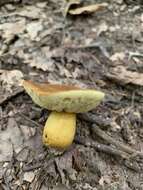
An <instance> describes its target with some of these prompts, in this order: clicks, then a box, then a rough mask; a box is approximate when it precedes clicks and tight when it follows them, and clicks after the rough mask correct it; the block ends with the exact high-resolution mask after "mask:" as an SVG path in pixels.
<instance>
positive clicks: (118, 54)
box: [110, 52, 126, 62]
mask: <svg viewBox="0 0 143 190" xmlns="http://www.w3.org/2000/svg"><path fill="white" fill-rule="evenodd" d="M125 56H126V55H125V53H124V52H116V53H115V54H113V55H112V56H111V57H110V60H111V61H113V62H114V61H123V60H124V59H125Z"/></svg>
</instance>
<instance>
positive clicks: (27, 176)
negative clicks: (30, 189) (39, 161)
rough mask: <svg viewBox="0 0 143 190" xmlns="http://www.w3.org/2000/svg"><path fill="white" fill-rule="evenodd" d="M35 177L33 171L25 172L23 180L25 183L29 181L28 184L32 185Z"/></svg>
mask: <svg viewBox="0 0 143 190" xmlns="http://www.w3.org/2000/svg"><path fill="white" fill-rule="evenodd" d="M34 177H35V174H34V172H33V171H30V172H25V173H24V177H23V180H24V181H28V182H30V183H31V182H32V181H33V179H34Z"/></svg>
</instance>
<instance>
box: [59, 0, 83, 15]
mask: <svg viewBox="0 0 143 190" xmlns="http://www.w3.org/2000/svg"><path fill="white" fill-rule="evenodd" d="M80 2H81V0H69V1H66V2H65V4H64V6H63V8H62V13H63V16H64V17H66V16H67V13H68V11H69V9H70V7H71V6H72V5H79V4H80Z"/></svg>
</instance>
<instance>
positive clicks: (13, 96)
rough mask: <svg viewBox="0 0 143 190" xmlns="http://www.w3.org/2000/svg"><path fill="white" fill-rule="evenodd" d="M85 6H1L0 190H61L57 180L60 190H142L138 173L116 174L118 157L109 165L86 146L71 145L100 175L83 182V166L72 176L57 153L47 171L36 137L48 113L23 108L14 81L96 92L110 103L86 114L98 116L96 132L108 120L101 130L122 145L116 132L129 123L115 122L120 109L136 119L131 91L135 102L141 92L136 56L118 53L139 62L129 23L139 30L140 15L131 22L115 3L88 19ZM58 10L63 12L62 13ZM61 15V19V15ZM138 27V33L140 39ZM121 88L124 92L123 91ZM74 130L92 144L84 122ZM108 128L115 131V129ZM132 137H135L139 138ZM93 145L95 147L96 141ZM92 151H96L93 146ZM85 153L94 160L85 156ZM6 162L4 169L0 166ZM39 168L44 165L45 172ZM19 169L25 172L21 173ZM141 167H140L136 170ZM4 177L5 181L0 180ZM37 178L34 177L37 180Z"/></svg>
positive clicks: (24, 100) (136, 127) (134, 128)
mask: <svg viewBox="0 0 143 190" xmlns="http://www.w3.org/2000/svg"><path fill="white" fill-rule="evenodd" d="M11 2H12V1H11ZM32 2H33V4H32ZM92 3H93V1H92V2H89V1H88V2H86V1H84V2H83V1H78V0H77V1H62V2H60V3H59V2H57V1H48V2H47V1H46V2H43V3H42V2H38V3H37V2H35V1H31V2H30V4H32V5H28V3H27V4H17V5H15V4H12V5H13V7H12V8H11V10H9V9H8V8H7V7H2V9H1V10H0V18H1V19H0V34H1V38H0V56H1V60H0V69H1V72H0V83H1V86H0V88H1V89H0V105H1V112H2V114H1V115H0V128H1V132H0V141H2V140H1V139H4V140H3V141H2V144H1V145H0V149H1V150H2V151H3V155H0V158H1V160H3V161H4V162H3V163H2V165H0V178H1V179H0V183H1V181H3V183H2V185H4V186H3V187H4V188H5V189H6V188H7V189H8V188H9V187H11V188H12V189H16V188H19V187H20V188H23V189H30V188H31V189H33V190H35V189H40V187H41V186H42V187H43V189H44V187H45V186H46V188H49V189H50V188H51V186H52V187H56V186H57V188H58V186H59V188H60V187H61V186H60V185H58V184H60V183H61V181H62V182H63V183H65V185H63V186H62V187H63V188H64V187H65V188H66V186H67V187H69V188H70V189H72V188H73V189H77V190H80V189H85V190H86V189H95V190H96V189H98V188H99V189H111V188H114V189H115V188H119V187H120V188H124V189H126V188H129V187H128V185H127V184H130V186H131V187H132V188H134V189H135V188H138V187H141V183H140V181H141V179H142V178H141V176H139V174H138V173H136V174H137V175H134V174H135V173H134V172H132V171H129V170H126V168H125V167H122V164H121V163H120V162H122V161H121V160H120V159H118V157H117V159H116V156H115V159H114V156H112V160H111V159H110V157H109V156H107V155H106V154H105V153H103V152H97V151H96V150H94V148H93V147H92V148H91V147H88V145H87V144H88V143H87V144H86V143H85V144H84V143H83V144H82V145H79V144H76V142H75V144H76V147H77V146H78V148H79V149H80V150H81V149H82V150H83V152H84V156H85V155H87V154H89V155H90V157H89V159H88V162H89V163H90V161H91V158H92V159H93V158H96V161H95V162H93V163H94V164H91V163H90V164H91V167H92V168H94V167H95V165H96V164H97V168H98V167H99V165H103V164H104V166H105V167H104V172H103V171H102V170H100V169H97V168H96V169H95V168H94V169H92V171H91V175H88V172H87V171H88V170H89V166H88V163H86V164H87V165H86V170H85V171H84V170H81V171H80V172H79V171H78V170H76V168H74V167H73V163H72V162H73V158H72V154H69V155H63V157H62V156H61V154H59V155H58V156H57V155H55V156H54V159H53V162H52V164H51V165H50V166H48V164H47V163H48V161H49V160H50V156H49V157H48V158H47V157H46V156H45V153H46V154H47V155H50V151H49V150H48V149H47V148H45V149H43V146H42V143H41V134H39V131H40V132H41V130H42V128H41V125H42V126H43V125H44V122H45V119H44V118H46V117H47V112H45V111H44V110H42V111H41V110H39V109H37V108H36V107H35V105H34V104H32V102H30V100H29V98H28V96H26V95H25V94H24V93H23V89H21V87H20V86H18V85H17V84H18V83H19V82H18V81H19V80H21V78H23V77H27V78H29V79H35V80H37V81H38V82H39V81H44V82H45V81H49V82H52V83H53V82H54V83H55V82H56V83H69V84H77V85H79V86H84V87H91V88H97V89H102V90H103V91H105V93H106V94H109V95H110V97H111V98H109V99H106V100H105V102H104V103H103V105H101V106H100V107H99V108H98V109H97V110H96V111H94V110H93V115H97V118H96V123H97V124H98V125H99V126H101V127H102V123H103V121H104V118H105V121H107V118H109V119H111V118H114V119H112V120H114V123H110V124H108V125H107V124H106V125H105V126H106V127H105V128H104V130H105V132H107V133H109V134H111V136H112V137H113V138H114V139H117V140H118V141H122V140H123V141H124V138H123V137H124V136H123V134H121V133H120V130H122V128H126V126H125V125H126V123H127V122H126V120H128V119H129V118H128V116H126V117H123V116H122V117H121V115H120V112H121V111H122V109H123V108H124V109H125V110H126V109H129V110H130V111H133V113H134V110H135V109H136V112H137V113H138V114H139V115H140V118H142V113H143V112H142V105H140V104H138V101H136V99H135V98H136V96H137V95H136V96H133V97H132V98H131V99H129V97H130V96H131V94H132V93H133V92H134V91H135V90H136V91H138V93H140V97H138V98H140V99H141V98H142V96H143V93H142V91H141V88H140V89H139V88H138V86H140V87H142V84H143V83H142V57H141V56H137V57H136V60H135V59H129V60H128V62H126V55H125V53H124V52H126V51H125V50H128V52H133V54H134V53H135V52H136V51H135V48H136V49H137V52H139V54H140V55H141V52H142V46H140V45H141V44H140V42H141V40H142V39H141V36H140V35H139V37H136V35H137V34H135V30H134V29H136V25H137V24H135V23H138V22H136V21H138V19H139V20H140V21H139V23H140V22H142V13H141V14H140V9H139V8H138V9H137V10H138V15H136V16H134V15H132V14H136V13H135V12H129V11H128V9H129V7H128V6H127V5H126V4H125V1H121V2H120V4H118V3H116V2H113V3H112V4H108V6H107V8H106V7H105V12H103V13H102V12H100V11H98V12H97V13H99V14H91V13H94V12H96V10H95V9H92V8H93V7H90V5H92ZM100 3H101V4H102V3H103V1H102V2H101V1H99V4H100ZM59 4H60V5H61V4H62V5H63V4H64V5H65V7H64V9H63V10H62V7H59ZM94 5H95V4H94ZM92 6H93V5H92ZM121 6H124V7H123V8H124V9H121V8H122V7H121ZM60 8H61V9H60ZM133 8H134V6H133ZM77 10H78V11H77ZM62 11H63V12H62ZM70 11H75V14H76V17H74V15H73V16H72V17H74V18H75V19H73V18H72V17H70V15H71V14H70ZM76 11H77V12H76ZM121 12H122V14H123V15H124V16H123V15H122V14H121ZM79 13H80V14H79ZM84 13H87V15H85V14H84ZM62 14H63V16H61V15H62ZM67 14H68V15H67ZM78 14H79V15H78ZM119 20H120V23H119V22H118V21H119ZM141 24H142V23H141ZM141 24H140V25H138V27H137V28H138V29H139V30H138V31H139V33H140V32H141V26H142V25H141ZM129 25H130V27H129ZM133 25H134V26H133ZM133 33H134V34H133ZM132 34H133V36H132ZM134 37H135V38H134ZM106 39H108V40H109V45H108V44H106ZM134 40H135V41H134ZM101 41H103V42H104V43H103V44H102V46H101V45H100V48H99V46H97V42H101ZM118 42H119V43H118ZM134 51H135V52H134ZM118 52H119V53H118ZM120 52H121V53H120ZM122 52H123V53H122ZM110 55H113V56H112V57H111V56H110ZM134 55H135V54H134ZM135 56H136V55H135ZM135 56H134V58H135ZM137 58H138V60H137ZM139 64H140V66H139ZM139 68H140V70H139ZM107 79H108V80H107ZM109 79H110V80H109ZM111 81H116V83H113V82H111ZM121 84H123V85H124V88H123V87H122V85H121ZM127 84H130V85H131V86H130V89H128V88H127ZM132 84H133V85H135V86H132ZM117 97H118V98H117ZM134 97H135V98H134ZM10 103H12V104H14V106H16V110H15V109H14V110H12V111H11V109H12V108H11V106H10ZM20 105H21V106H20ZM27 107H28V109H27ZM31 108H34V109H33V110H34V111H31ZM17 110H18V111H17ZM22 110H24V113H23V112H22ZM36 110H38V111H36ZM13 112H14V113H13ZM18 112H20V114H21V115H20V114H18ZM31 112H32V113H31ZM36 112H38V116H36ZM103 112H104V116H103ZM33 113H35V114H34V116H33ZM43 114H44V115H46V117H45V116H43ZM98 115H99V116H101V118H103V117H104V118H103V119H102V123H101V122H99V117H98ZM131 118H132V122H131V123H130V126H129V127H130V131H131V134H133V133H135V135H134V136H133V138H134V139H133V141H134V142H135V144H134V146H136V150H137V149H138V150H139V149H142V148H141V147H142V143H141V141H142V139H141V138H142V137H141V126H142V119H140V121H136V119H135V118H134V117H130V119H131ZM121 120H123V121H124V122H121ZM120 122H121V123H120ZM77 123H78V125H79V126H78V134H79V136H80V135H81V136H82V135H83V138H84V142H85V141H86V140H87V139H86V138H87V136H88V137H89V138H91V136H90V134H89V132H87V131H88V128H87V125H88V124H89V122H86V123H85V122H84V121H83V120H81V123H80V121H79V120H78V122H77ZM105 123H106V122H105ZM115 125H116V126H117V128H118V129H115ZM83 126H84V127H83ZM32 127H33V128H32ZM113 128H114V129H113ZM122 131H123V130H122ZM137 134H140V137H138V135H137ZM128 139H130V136H129V138H128ZM95 140H97V141H98V139H97V137H96V138H95ZM136 142H137V143H136ZM102 143H104V141H102ZM107 144H108V143H107ZM109 144H110V143H109ZM99 145H100V146H101V145H102V144H100V143H99ZM86 146H87V147H86ZM106 146H108V145H106ZM106 146H105V147H106ZM111 148H112V147H111ZM98 149H100V147H98ZM113 150H114V149H113ZM116 151H118V150H116ZM91 152H92V153H93V154H90V153H91ZM91 155H92V156H91ZM97 157H99V159H97ZM55 158H57V159H55ZM82 159H84V157H83V158H82ZM6 160H8V162H5V161H6ZM117 160H118V161H117ZM66 161H67V162H66ZM99 163H100V164H99ZM139 163H140V162H139ZM44 164H47V167H45V165H44ZM134 165H135V164H134ZM55 166H56V167H55ZM124 166H125V165H124ZM1 168H2V170H1ZM25 168H26V169H27V171H26V170H25V171H24V169H25ZM99 168H100V167H99ZM131 168H133V167H131ZM140 168H142V165H141V163H140ZM28 170H29V171H28ZM93 170H94V172H93ZM125 170H126V171H127V173H128V176H129V177H128V182H127V180H126V176H125V174H124V172H123V171H125ZM5 171H6V174H7V175H6V174H4V173H5ZM43 171H44V172H43ZM96 171H99V173H100V175H99V176H100V178H99V179H96V178H97V177H96V175H95V173H96ZM39 173H40V175H41V176H40V178H39V177H38V174H39ZM24 174H25V175H24ZM109 174H110V175H109ZM3 175H4V176H5V177H4V178H3ZM23 176H25V177H23ZM93 179H94V180H93ZM95 181H96V183H95ZM42 183H44V184H42ZM100 183H101V184H100ZM107 183H108V184H107ZM35 184H36V186H35ZM42 187H41V189H42ZM129 189H130V188H129Z"/></svg>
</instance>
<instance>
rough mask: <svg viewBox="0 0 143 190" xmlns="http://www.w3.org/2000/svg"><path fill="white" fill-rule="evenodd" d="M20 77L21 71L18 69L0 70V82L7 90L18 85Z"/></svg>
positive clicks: (21, 75) (21, 76)
mask: <svg viewBox="0 0 143 190" xmlns="http://www.w3.org/2000/svg"><path fill="white" fill-rule="evenodd" d="M22 78H23V73H22V72H21V71H19V70H11V71H9V70H0V82H1V83H2V84H3V85H4V87H5V89H7V90H8V91H11V87H12V86H18V85H19V86H20V81H21V79H22Z"/></svg>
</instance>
